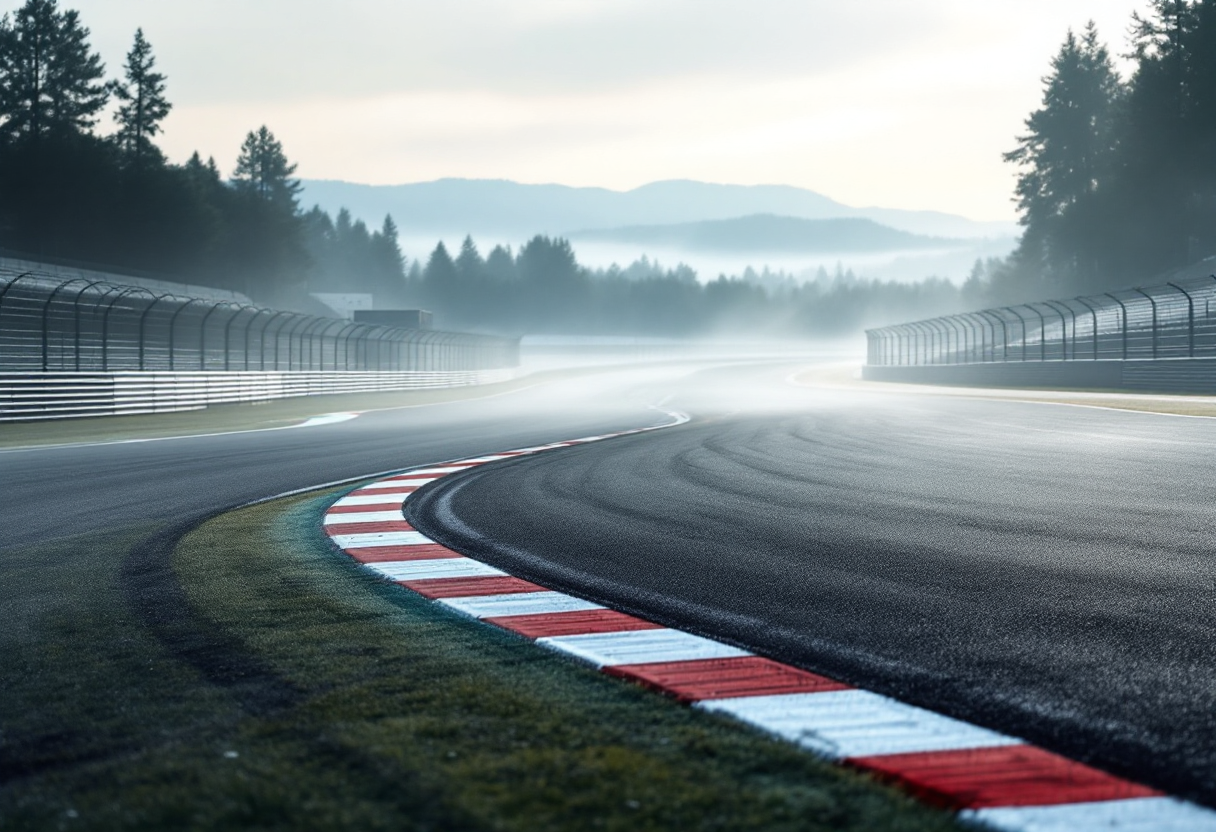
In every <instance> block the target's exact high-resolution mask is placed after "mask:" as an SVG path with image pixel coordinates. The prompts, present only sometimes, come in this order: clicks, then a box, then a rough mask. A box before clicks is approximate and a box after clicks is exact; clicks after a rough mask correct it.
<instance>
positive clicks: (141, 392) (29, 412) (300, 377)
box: [0, 368, 517, 422]
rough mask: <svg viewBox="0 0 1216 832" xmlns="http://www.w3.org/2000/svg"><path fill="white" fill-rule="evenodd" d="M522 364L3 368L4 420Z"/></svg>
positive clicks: (157, 409) (450, 382)
mask: <svg viewBox="0 0 1216 832" xmlns="http://www.w3.org/2000/svg"><path fill="white" fill-rule="evenodd" d="M516 375H517V370H515V369H514V368H502V369H494V370H461V371H452V372H430V371H405V372H388V371H384V372H291V373H274V372H256V371H251V372H242V371H237V372H227V373H225V372H206V373H204V372H186V373H168V372H165V373H156V372H143V373H141V372H137V371H136V372H117V373H3V372H0V422H13V421H29V420H39V419H65V418H72V417H81V416H122V415H132V414H137V413H168V412H172V411H179V410H200V409H202V408H204V407H207V406H208V405H213V404H230V403H236V402H265V401H271V400H273V399H283V398H288V397H291V396H312V395H319V394H329V393H373V392H386V391H398V390H424V389H434V388H443V387H461V386H465V385H472V384H491V383H494V382H500V381H508V380H510V379H512V378H514V377H515V376H516Z"/></svg>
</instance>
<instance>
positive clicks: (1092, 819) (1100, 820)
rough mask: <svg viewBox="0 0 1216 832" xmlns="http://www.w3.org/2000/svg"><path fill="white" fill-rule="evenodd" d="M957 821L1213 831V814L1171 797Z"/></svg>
mask: <svg viewBox="0 0 1216 832" xmlns="http://www.w3.org/2000/svg"><path fill="white" fill-rule="evenodd" d="M959 818H961V819H963V820H968V821H972V822H978V823H982V824H985V825H987V826H989V827H991V828H994V829H1000V830H1002V831H1003V832H1077V830H1086V829H1094V830H1098V829H1101V830H1112V832H1116V831H1117V832H1216V813H1214V812H1212V811H1211V810H1210V809H1204V808H1203V807H1201V806H1196V805H1194V804H1192V803H1185V802H1183V801H1181V800H1177V799H1175V798H1172V797H1140V798H1135V799H1132V800H1104V801H1102V802H1100V803H1063V804H1060V805H1059V806H1001V807H998V808H993V809H966V810H964V811H962V812H959Z"/></svg>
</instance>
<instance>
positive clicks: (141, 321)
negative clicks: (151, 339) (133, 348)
mask: <svg viewBox="0 0 1216 832" xmlns="http://www.w3.org/2000/svg"><path fill="white" fill-rule="evenodd" d="M167 297H169V295H156V296H155V297H154V298H153V299H152V302H151V303H149V304H148V305H147V306H146V307H144V311H143V314H141V315H140V316H139V369H140V372H143V370H144V324H145V323H146V321H147V320H148V315H149V313H151V311H152V310H153V309H154V308H155V307H156V304H158V303H160V302H161V301H162V300H164V299H165V298H167Z"/></svg>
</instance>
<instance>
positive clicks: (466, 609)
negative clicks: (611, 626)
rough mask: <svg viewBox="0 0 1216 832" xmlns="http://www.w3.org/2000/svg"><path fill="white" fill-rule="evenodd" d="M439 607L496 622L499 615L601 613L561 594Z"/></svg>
mask: <svg viewBox="0 0 1216 832" xmlns="http://www.w3.org/2000/svg"><path fill="white" fill-rule="evenodd" d="M440 603H443V604H446V605H448V606H449V607H452V608H453V609H456V610H459V611H460V612H463V613H464V614H465V615H471V616H473V617H474V618H495V617H497V616H500V615H544V614H548V613H555V612H581V611H583V610H602V609H603V607H602V606H600V605H599V604H594V603H592V602H591V601H584V600H583V599H582V598H575V597H574V596H572V595H566V594H565V593H564V592H518V593H514V594H512V595H482V596H474V597H465V598H442V599H440Z"/></svg>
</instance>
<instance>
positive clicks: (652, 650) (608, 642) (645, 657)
mask: <svg viewBox="0 0 1216 832" xmlns="http://www.w3.org/2000/svg"><path fill="white" fill-rule="evenodd" d="M536 643H537V644H540V645H543V646H545V647H550V648H552V649H554V650H560V651H561V652H563V653H569V654H570V655H572V656H576V657H578V658H580V659H582V660H583V661H586V662H590V663H591V664H593V665H595V666H596V667H608V666H610V665H614V664H652V663H654V662H683V661H691V660H693V659H731V658H734V657H736V656H750V655H752V654H751V653H749V652H747V651H746V650H740V649H739V648H738V647H731V646H730V645H729V644H722V643H721V642H718V641H711V640H710V639H707V638H701V636H694V635H693V634H692V633H685V632H683V631H682V630H629V631H626V632H623V633H591V634H588V635H578V636H549V637H547V638H540V639H537V640H536Z"/></svg>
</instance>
